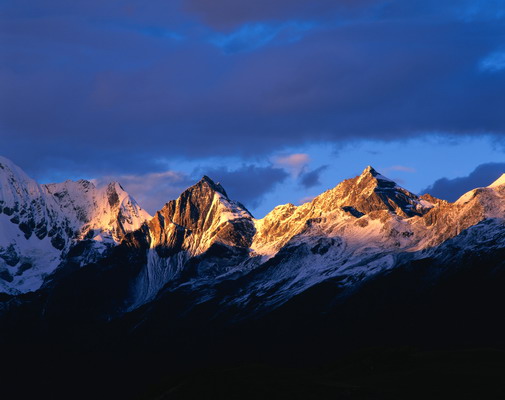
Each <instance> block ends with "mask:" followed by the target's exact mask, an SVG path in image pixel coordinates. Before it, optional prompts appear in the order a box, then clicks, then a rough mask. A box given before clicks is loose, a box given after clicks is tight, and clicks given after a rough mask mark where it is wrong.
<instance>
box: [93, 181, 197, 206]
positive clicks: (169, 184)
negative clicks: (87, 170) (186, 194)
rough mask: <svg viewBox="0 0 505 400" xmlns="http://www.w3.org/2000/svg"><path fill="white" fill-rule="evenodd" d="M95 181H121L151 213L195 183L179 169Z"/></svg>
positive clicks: (101, 183) (106, 182)
mask: <svg viewBox="0 0 505 400" xmlns="http://www.w3.org/2000/svg"><path fill="white" fill-rule="evenodd" d="M93 181H94V183H95V185H97V186H102V185H106V184H108V183H109V182H112V181H117V182H119V183H120V184H121V186H122V187H123V188H124V189H125V190H126V191H127V192H128V193H129V194H130V195H132V196H133V197H134V198H135V200H137V202H138V203H139V204H140V206H141V207H142V208H144V209H146V210H147V211H148V212H149V213H151V214H154V213H155V212H156V211H158V210H159V209H161V208H162V207H163V205H164V204H165V203H167V202H168V201H169V200H172V199H175V198H177V197H178V196H179V195H180V194H181V193H182V192H183V191H184V190H185V189H186V188H187V187H189V186H191V185H192V184H193V183H194V182H193V180H192V179H191V178H190V177H189V176H188V175H186V174H185V173H182V172H178V171H164V172H154V173H148V174H140V175H115V176H103V177H100V178H98V179H94V180H93Z"/></svg>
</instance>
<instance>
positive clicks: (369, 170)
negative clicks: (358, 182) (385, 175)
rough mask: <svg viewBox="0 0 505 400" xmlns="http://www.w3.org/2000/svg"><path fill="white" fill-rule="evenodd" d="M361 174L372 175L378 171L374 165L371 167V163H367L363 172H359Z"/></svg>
mask: <svg viewBox="0 0 505 400" xmlns="http://www.w3.org/2000/svg"><path fill="white" fill-rule="evenodd" d="M363 174H372V175H373V176H375V175H377V174H378V172H377V171H376V170H375V168H374V167H372V166H371V165H368V166H367V167H366V168H365V169H364V170H363V172H362V173H361V175H363Z"/></svg>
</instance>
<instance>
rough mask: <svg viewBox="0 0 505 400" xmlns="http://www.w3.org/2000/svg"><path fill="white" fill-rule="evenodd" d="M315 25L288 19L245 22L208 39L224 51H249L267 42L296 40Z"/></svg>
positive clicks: (279, 42)
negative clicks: (280, 22) (280, 21)
mask: <svg viewBox="0 0 505 400" xmlns="http://www.w3.org/2000/svg"><path fill="white" fill-rule="evenodd" d="M314 27H315V24H313V23H310V22H297V21H290V22H287V23H283V24H280V25H279V24H277V25H273V24H267V23H255V24H245V25H243V26H242V27H240V28H239V29H237V30H236V31H233V32H231V33H228V34H223V33H218V34H215V35H214V36H213V37H211V39H210V40H209V41H210V43H212V44H213V45H214V46H217V47H219V48H221V49H223V51H224V52H225V53H238V52H242V51H251V50H255V49H257V48H260V47H263V46H265V45H267V44H269V43H272V42H276V43H277V44H283V43H286V42H296V41H297V40H300V39H301V38H302V37H303V35H305V34H306V33H307V32H308V31H309V30H311V29H312V28H314Z"/></svg>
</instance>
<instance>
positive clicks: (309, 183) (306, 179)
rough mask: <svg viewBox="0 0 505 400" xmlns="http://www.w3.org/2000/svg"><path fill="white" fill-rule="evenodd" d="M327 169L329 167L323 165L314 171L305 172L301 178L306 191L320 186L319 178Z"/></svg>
mask: <svg viewBox="0 0 505 400" xmlns="http://www.w3.org/2000/svg"><path fill="white" fill-rule="evenodd" d="M326 169H328V165H323V166H321V167H319V168H316V169H313V170H312V171H303V172H302V173H301V174H300V177H299V181H300V184H301V185H302V186H303V187H304V188H306V189H309V188H311V187H314V186H318V185H320V184H321V182H320V180H319V178H320V176H321V173H322V172H323V171H325V170H326Z"/></svg>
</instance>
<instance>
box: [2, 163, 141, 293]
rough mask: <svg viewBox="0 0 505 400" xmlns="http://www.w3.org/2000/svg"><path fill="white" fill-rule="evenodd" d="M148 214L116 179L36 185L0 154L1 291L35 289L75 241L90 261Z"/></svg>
mask: <svg viewBox="0 0 505 400" xmlns="http://www.w3.org/2000/svg"><path fill="white" fill-rule="evenodd" d="M149 218H150V216H149V214H148V213H147V212H145V211H144V210H143V209H142V208H140V206H139V205H138V204H137V203H136V202H135V200H134V199H133V198H132V197H131V196H129V195H128V194H127V193H126V192H125V191H124V190H123V189H122V188H121V186H120V185H119V184H118V183H111V184H109V185H108V186H107V187H104V188H96V187H95V185H94V184H93V183H91V182H89V181H85V180H80V181H77V182H72V181H66V182H63V183H57V184H48V185H39V184H38V183H37V182H35V181H34V180H33V179H31V178H29V177H28V176H27V175H26V174H25V173H24V172H23V171H22V170H21V169H20V168H19V167H17V166H16V165H15V164H13V163H12V162H11V161H10V160H7V159H6V158H3V157H0V291H3V292H7V293H19V292H26V291H32V290H36V289H38V288H40V286H41V285H42V284H43V282H44V280H45V279H46V278H48V277H49V276H50V275H51V274H52V273H53V272H54V271H55V270H56V269H57V268H58V266H59V265H60V264H62V263H64V262H65V261H66V258H67V256H68V255H69V254H71V253H72V249H73V248H74V247H75V246H76V245H79V248H80V249H81V250H82V251H81V253H80V255H79V257H77V258H75V257H74V259H75V260H77V261H78V263H80V264H86V263H89V262H92V261H94V260H96V259H97V258H100V257H101V256H103V255H104V253H106V252H107V250H108V249H109V248H110V247H111V246H114V245H116V244H117V243H119V242H120V241H121V239H122V238H123V237H124V235H125V234H126V233H127V232H130V231H132V230H135V229H138V228H139V227H140V226H141V224H142V223H143V222H144V221H146V220H147V219H149ZM85 242H87V243H88V246H84V245H83V244H84V243H85ZM85 247H86V249H84V248H85ZM84 250H86V251H84ZM73 253H75V251H74V252H73Z"/></svg>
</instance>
